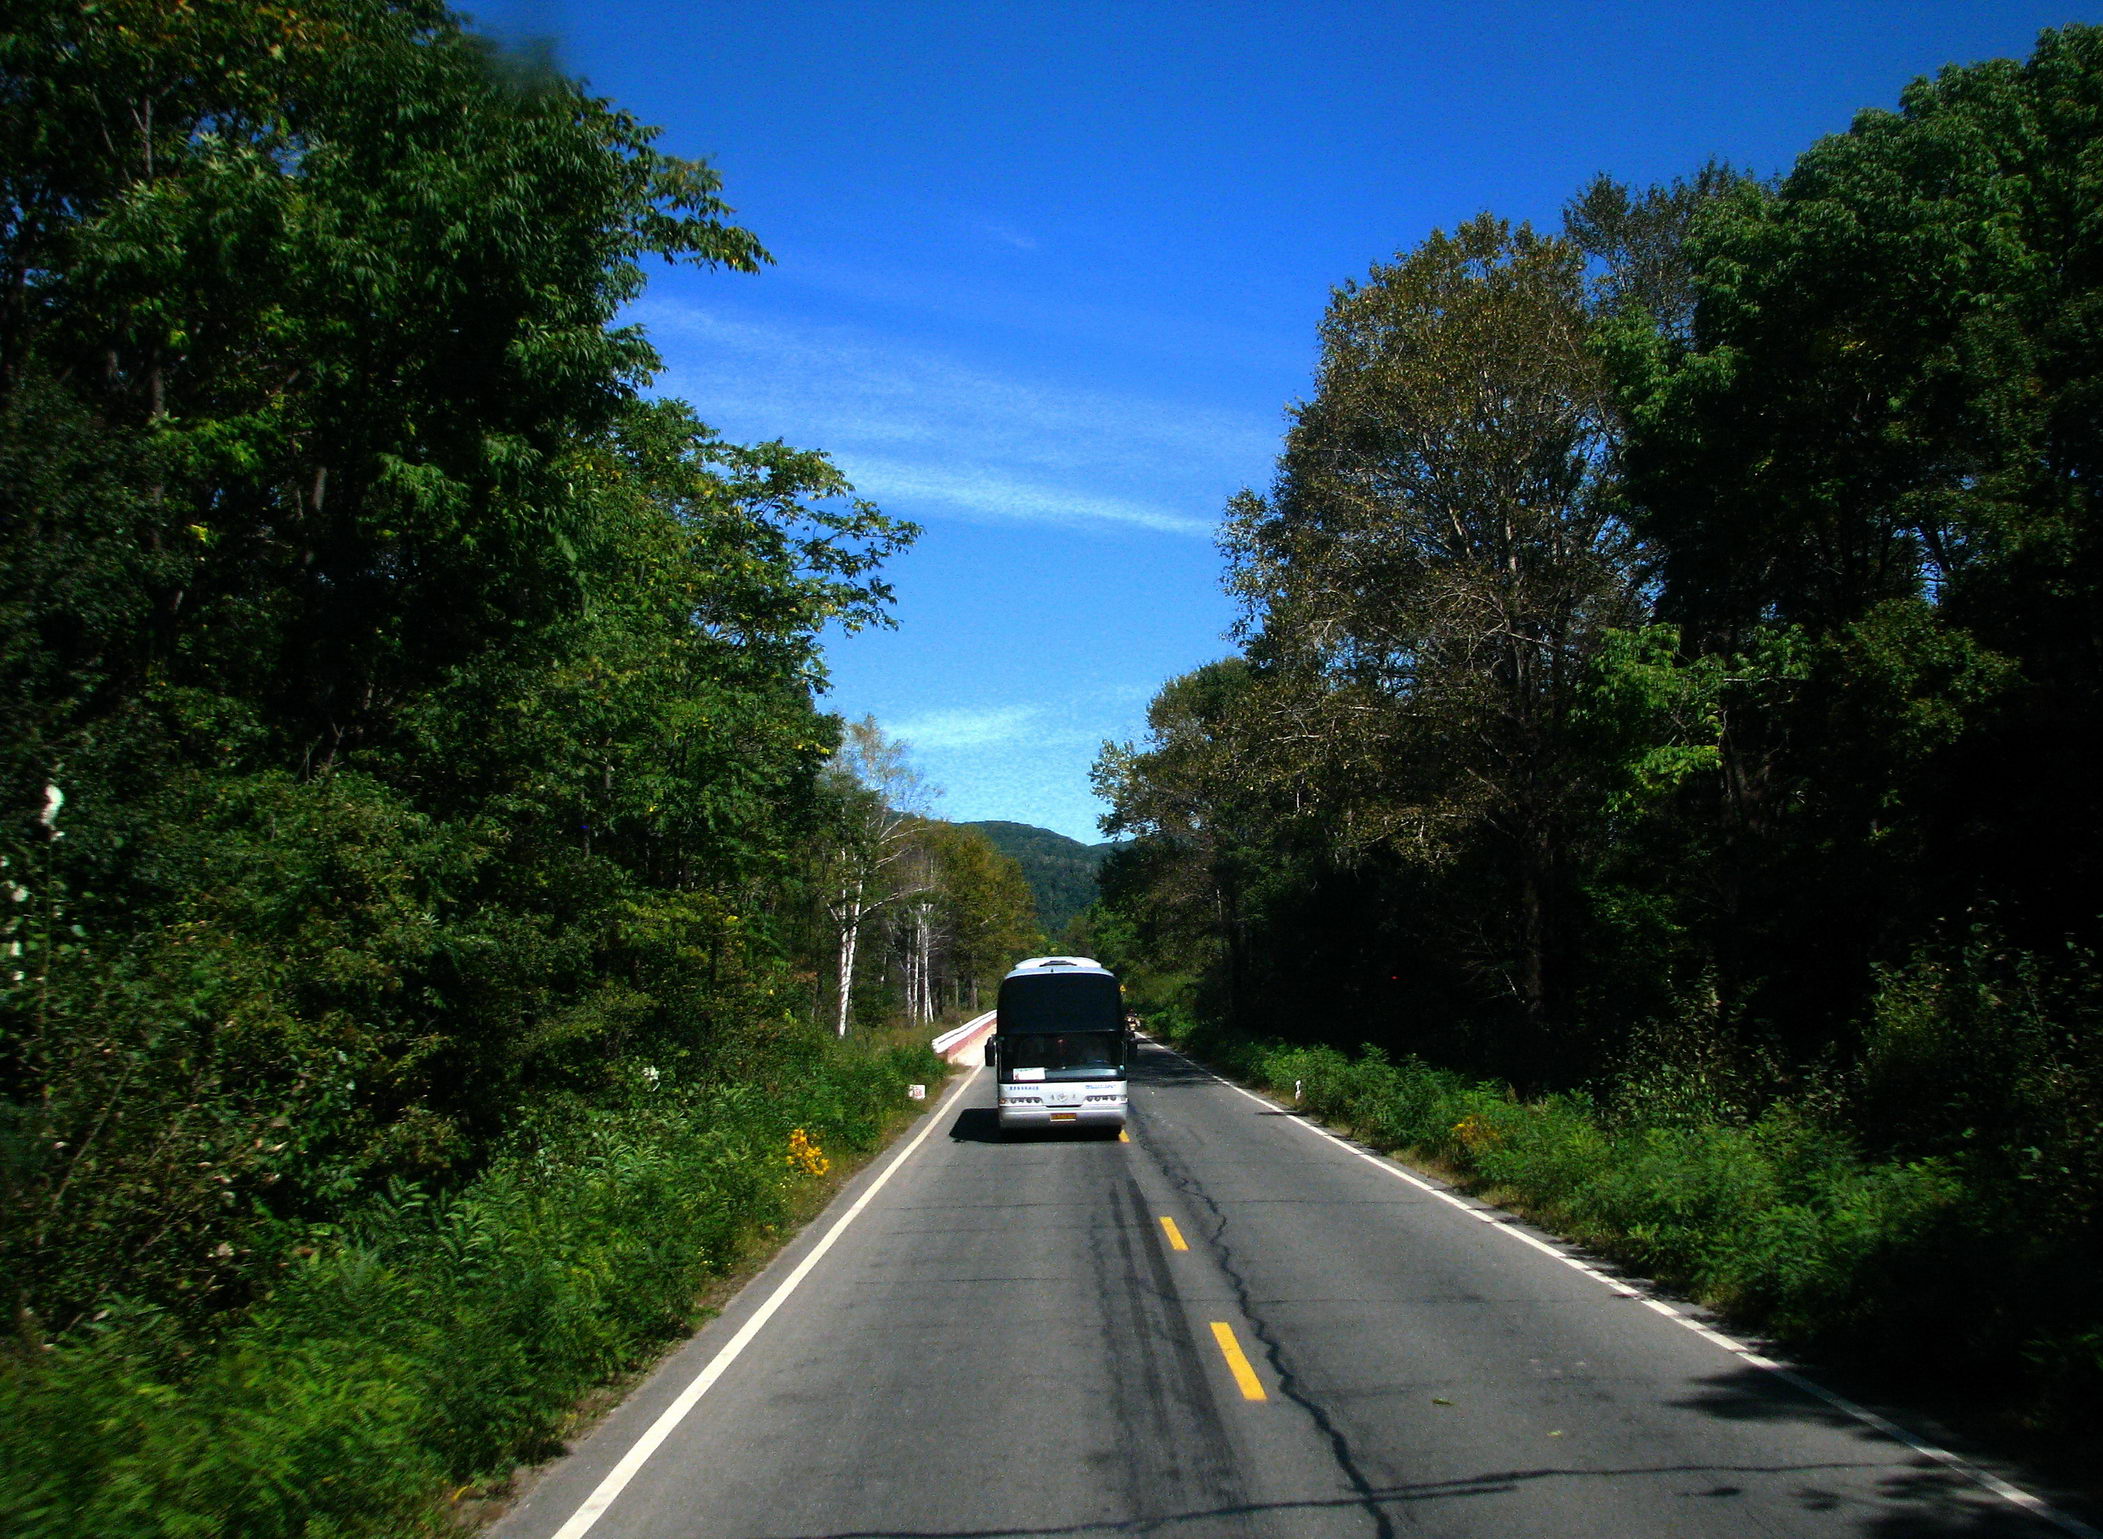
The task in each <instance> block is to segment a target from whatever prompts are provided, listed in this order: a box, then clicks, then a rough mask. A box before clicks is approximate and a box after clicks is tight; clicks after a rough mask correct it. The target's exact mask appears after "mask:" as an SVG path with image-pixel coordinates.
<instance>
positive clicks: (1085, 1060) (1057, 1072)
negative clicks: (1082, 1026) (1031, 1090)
mask: <svg viewBox="0 0 2103 1539" xmlns="http://www.w3.org/2000/svg"><path fill="white" fill-rule="evenodd" d="M1124 1061H1125V1038H1124V1033H1123V1032H1122V1031H1061V1032H1026V1033H1023V1034H1021V1035H1019V1036H1011V1035H1009V1034H1008V1033H1006V1032H1003V1033H1001V1038H1000V1070H1001V1077H1002V1078H1004V1079H1005V1078H1007V1077H1008V1076H1009V1075H1010V1074H1011V1073H1012V1072H1013V1071H1014V1070H1016V1069H1042V1070H1043V1071H1044V1072H1045V1074H1046V1075H1047V1076H1048V1077H1050V1078H1054V1079H1064V1078H1067V1077H1068V1076H1069V1075H1075V1074H1077V1075H1080V1076H1082V1077H1086V1076H1087V1075H1090V1074H1107V1073H1114V1072H1115V1071H1117V1070H1119V1069H1121V1068H1123V1067H1124ZM1062 1071H1063V1072H1062Z"/></svg>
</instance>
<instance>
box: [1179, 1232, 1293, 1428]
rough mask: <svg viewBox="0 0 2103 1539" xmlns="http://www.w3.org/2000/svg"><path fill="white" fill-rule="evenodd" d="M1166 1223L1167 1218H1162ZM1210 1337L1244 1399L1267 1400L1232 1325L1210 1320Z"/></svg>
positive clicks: (1222, 1321) (1267, 1397)
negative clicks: (1217, 1347) (1236, 1338)
mask: <svg viewBox="0 0 2103 1539" xmlns="http://www.w3.org/2000/svg"><path fill="white" fill-rule="evenodd" d="M1162 1222H1163V1223H1166V1222H1167V1220H1166V1219H1164V1220H1162ZM1212 1339H1213V1340H1214V1341H1216V1342H1218V1343H1219V1350H1220V1355H1221V1356H1222V1357H1224V1358H1226V1360H1227V1371H1228V1372H1229V1373H1231V1374H1233V1375H1234V1382H1235V1383H1236V1384H1239V1385H1240V1386H1241V1398H1242V1399H1244V1400H1268V1399H1269V1398H1270V1396H1268V1395H1266V1394H1265V1393H1264V1392H1263V1385H1262V1383H1261V1382H1260V1381H1259V1380H1258V1379H1257V1377H1256V1370H1255V1369H1254V1368H1251V1367H1250V1366H1249V1355H1248V1353H1246V1352H1244V1351H1242V1350H1241V1343H1240V1342H1238V1341H1236V1340H1235V1339H1234V1327H1233V1326H1231V1325H1229V1324H1228V1323H1227V1322H1226V1321H1224V1320H1214V1321H1213V1322H1212Z"/></svg>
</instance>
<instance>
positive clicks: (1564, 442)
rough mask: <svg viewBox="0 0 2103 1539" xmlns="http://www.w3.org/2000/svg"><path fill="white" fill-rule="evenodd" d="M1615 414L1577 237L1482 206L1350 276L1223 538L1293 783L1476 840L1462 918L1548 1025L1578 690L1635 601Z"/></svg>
mask: <svg viewBox="0 0 2103 1539" xmlns="http://www.w3.org/2000/svg"><path fill="white" fill-rule="evenodd" d="M1616 435H1617V423H1616V420H1615V413H1614V407H1613V403H1612V401H1611V399H1610V396H1609V393H1608V389H1607V380H1606V377H1605V375H1604V373H1603V371H1602V369H1601V368H1600V366H1599V363H1598V360H1597V358H1596V356H1595V354H1594V352H1593V351H1592V349H1591V347H1590V345H1589V331H1588V320H1587V311H1586V293H1585V286H1584V274H1583V266H1582V258H1581V255H1580V253H1579V251H1578V250H1577V249H1576V248H1575V247H1574V246H1572V245H1570V244H1568V243H1566V242H1563V241H1558V240H1554V239H1550V238H1545V237H1542V236H1539V235H1536V234H1535V233H1534V232H1533V231H1532V230H1530V229H1529V228H1527V227H1526V226H1523V225H1522V226H1519V227H1517V228H1516V229H1515V228H1513V227H1511V226H1509V225H1507V224H1505V223H1504V222H1502V221H1500V220H1497V219H1494V218H1491V217H1489V216H1487V215H1485V216H1482V217H1480V218H1477V219H1474V220H1471V221H1470V222H1468V223H1467V224H1465V225H1463V226H1461V227H1460V229H1459V230H1457V231H1456V232H1455V233H1454V234H1453V235H1451V236H1448V235H1445V234H1443V233H1438V232H1434V233H1433V235H1432V236H1431V237H1430V238H1429V239H1427V240H1426V241H1425V242H1424V243H1423V244H1422V245H1421V246H1419V247H1418V248H1417V249H1416V250H1414V251H1412V252H1409V253H1407V254H1405V255H1404V256H1402V257H1401V258H1399V259H1398V260H1397V261H1396V262H1394V263H1393V264H1390V265H1385V266H1379V267H1375V268H1374V269H1373V271H1372V274H1371V276H1370V277H1369V278H1368V280H1367V281H1366V282H1365V283H1364V284H1352V285H1347V286H1346V287H1345V288H1344V289H1342V290H1340V291H1339V292H1338V294H1337V296H1336V298H1335V299H1334V301H1333V302H1332V303H1331V305H1330V308H1329V313H1328V315H1327V316H1326V317H1325V319H1324V321H1323V324H1322V361H1321V365H1320V369H1319V371H1318V374H1317V381H1316V392H1315V396H1314V399H1313V400H1312V401H1310V402H1308V403H1307V404H1305V405H1304V406H1302V407H1300V408H1298V410H1297V411H1296V413H1295V421H1294V425H1293V428H1292V431H1291V433H1290V435H1289V437H1288V439H1287V444H1286V450H1285V454H1284V456H1283V458H1282V459H1281V461H1280V466H1279V474H1278V478H1277V482H1276V484H1275V486H1274V487H1273V489H1272V492H1271V494H1270V495H1269V496H1268V497H1267V498H1264V497H1255V496H1252V495H1246V494H1245V495H1244V496H1243V497H1241V498H1240V499H1238V500H1237V502H1236V503H1235V505H1234V506H1233V508H1232V509H1231V510H1230V516H1229V520H1228V524H1227V529H1226V534H1225V536H1224V544H1225V547H1226V549H1227V553H1228V557H1229V562H1230V576H1229V582H1230V586H1231V587H1232V589H1233V590H1234V591H1235V592H1236V593H1237V594H1238V595H1239V596H1240V598H1241V600H1242V603H1243V605H1244V609H1245V616H1246V618H1245V620H1244V622H1243V626H1242V634H1243V635H1244V637H1245V638H1246V646H1247V651H1248V655H1249V657H1250V659H1251V661H1252V662H1253V663H1254V664H1255V665H1256V667H1257V669H1258V672H1259V675H1260V676H1261V677H1262V679H1263V680H1264V687H1262V688H1259V689H1257V690H1254V691H1252V692H1251V695H1250V700H1251V702H1252V704H1253V705H1254V706H1255V708H1256V709H1257V710H1258V711H1260V712H1262V713H1263V723H1264V727H1265V729H1266V731H1265V733H1264V735H1265V736H1267V737H1268V738H1269V740H1270V741H1271V743H1272V744H1273V745H1274V750H1275V751H1274V752H1273V753H1272V754H1271V755H1270V758H1271V769H1270V772H1269V773H1270V775H1271V778H1272V780H1273V782H1274V783H1275V784H1278V785H1280V786H1290V785H1296V784H1297V785H1310V784H1311V785H1316V786H1322V787H1324V788H1326V789H1327V791H1328V795H1327V796H1326V797H1325V807H1324V812H1325V814H1326V815H1328V816H1331V817H1333V818H1335V820H1336V824H1335V826H1336V829H1337V835H1338V837H1339V838H1340V840H1341V842H1342V844H1343V846H1344V847H1346V848H1353V847H1355V848H1357V849H1359V850H1362V851H1371V850H1381V849H1385V850H1388V851H1392V852H1395V853H1398V854H1400V855H1401V856H1403V857H1404V858H1405V859H1408V860H1412V861H1416V862H1420V863H1424V864H1427V865H1430V866H1440V865H1451V864H1453V863H1455V862H1459V861H1461V860H1463V859H1464V858H1465V859H1469V860H1475V861H1479V862H1480V863H1482V865H1483V867H1484V869H1485V871H1486V874H1487V883H1488V887H1487V891H1486V893H1485V896H1484V900H1483V901H1482V902H1481V903H1479V904H1477V905H1476V906H1475V908H1474V911H1473V912H1472V913H1471V914H1470V915H1469V916H1468V919H1467V926H1468V928H1469V929H1470V930H1471V931H1472V934H1469V935H1468V936H1467V943H1468V944H1470V945H1471V946H1472V947H1473V949H1474V950H1475V952H1476V954H1477V956H1478V958H1479V960H1480V963H1481V965H1482V966H1483V967H1484V968H1485V970H1486V971H1487V972H1488V973H1490V974H1492V975H1498V976H1501V977H1502V978H1503V980H1504V986H1505V988H1506V989H1507V990H1508V992H1509V993H1510V995H1511V996H1512V997H1513V998H1514V999H1515V1000H1516V1001H1517V1002H1518V1004H1519V1005H1520V1007H1521V1009H1522V1011H1523V1013H1524V1016H1525V1018H1526V1020H1527V1022H1528V1023H1529V1024H1530V1025H1531V1026H1532V1027H1533V1029H1534V1030H1535V1031H1536V1032H1540V1031H1544V1030H1545V1029H1546V1028H1547V1026H1548V1023H1549V1019H1550V1016H1551V1015H1552V1013H1553V1010H1554V1004H1555V1000H1554V997H1553V996H1554V993H1555V990H1556V987H1557V984H1556V980H1555V978H1554V977H1553V976H1552V969H1553V958H1554V957H1555V956H1556V954H1557V951H1558V948H1559V946H1560V945H1561V944H1562V943H1563V935H1562V924H1563V912H1564V909H1565V907H1566V902H1567V886H1568V882H1567V876H1568V871H1567V862H1566V860H1565V851H1566V849H1567V847H1568V843H1569V838H1570V832H1571V830H1570V826H1569V825H1570V821H1571V818H1572V815H1573V811H1574V807H1573V800H1572V797H1571V794H1570V789H1571V786H1572V784H1573V780H1574V777H1573V775H1572V773H1571V767H1570V765H1569V763H1568V757H1569V733H1568V724H1569V715H1570V711H1571V708H1572V704H1573V702H1574V700H1575V698H1576V694H1577V690H1578V687H1579V682H1580V680H1581V678H1582V677H1583V673H1584V669H1585V666H1586V662H1587V659H1588V657H1589V656H1590V655H1591V653H1592V651H1593V650H1594V648H1596V646H1597V645H1598V642H1599V638H1600V637H1601V636H1602V635H1603V634H1604V633H1605V632H1606V631H1607V630H1608V629H1610V628H1612V627H1614V626H1618V625H1626V624H1629V623H1631V622H1633V621H1635V620H1637V619H1639V618H1640V617H1641V613H1642V607H1641V603H1640V594H1639V585H1640V580H1641V562H1640V555H1641V553H1640V550H1639V548H1638V545H1637V542H1636V541H1635V539H1634V537H1633V535H1632V533H1631V531H1630V529H1629V527H1628V526H1627V524H1626V523H1625V521H1624V520H1623V519H1622V517H1621V516H1620V508H1619V503H1618V501H1617V498H1616V496H1615V491H1616V486H1617V477H1616V468H1615V447H1616Z"/></svg>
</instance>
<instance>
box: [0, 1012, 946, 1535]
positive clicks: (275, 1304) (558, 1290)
mask: <svg viewBox="0 0 2103 1539" xmlns="http://www.w3.org/2000/svg"><path fill="white" fill-rule="evenodd" d="M942 1072H943V1070H942V1066H941V1065H940V1063H939V1062H938V1061H936V1060H935V1059H934V1058H933V1056H932V1055H931V1054H930V1053H928V1052H927V1050H926V1048H925V1047H924V1046H914V1047H905V1046H894V1047H888V1048H863V1049H855V1048H846V1049H842V1048H835V1047H831V1046H827V1045H821V1044H819V1043H817V1042H815V1041H812V1042H807V1043H804V1044H803V1045H802V1047H801V1050H800V1051H798V1052H796V1053H793V1054H791V1055H788V1056H786V1057H783V1058H778V1059H777V1060H776V1061H775V1062H773V1063H772V1064H770V1065H769V1066H768V1071H767V1073H766V1074H765V1075H764V1076H761V1077H760V1078H759V1079H757V1080H756V1081H755V1082H753V1083H748V1084H740V1085H732V1086H721V1085H718V1086H695V1087H680V1086H676V1085H672V1084H662V1085H659V1086H657V1087H655V1088H639V1089H638V1091H637V1092H636V1093H635V1095H634V1096H633V1097H632V1098H631V1099H630V1100H629V1101H628V1102H627V1103H626V1104H624V1105H621V1106H619V1107H617V1108H610V1109H609V1108H596V1109H587V1108H573V1109H571V1110H570V1111H569V1112H567V1113H566V1114H563V1115H556V1114H553V1113H550V1114H549V1115H548V1116H547V1118H546V1120H545V1122H544V1125H542V1126H539V1127H536V1128H533V1129H528V1130H522V1131H521V1133H520V1135H519V1137H518V1138H517V1139H516V1140H515V1143H514V1147H513V1148H512V1150H511V1152H509V1153H507V1154H505V1155H504V1156H502V1157H500V1158H499V1159H497V1160H496V1161H495V1162H494V1163H493V1164H492V1165H491V1166H490V1167H489V1168H488V1169H487V1170H486V1171H484V1172H483V1173H482V1174H481V1175H480V1176H479V1177H478V1178H476V1179H475V1180H474V1181H472V1182H471V1183H470V1184H468V1185H466V1186H465V1187H464V1188H462V1189H460V1190H459V1191H457V1192H454V1193H451V1194H443V1195H440V1194H432V1193H427V1192H425V1191H422V1190H420V1189H417V1188H415V1187H409V1186H402V1185H396V1186H394V1187H393V1188H391V1189H390V1190H389V1191H387V1192H385V1193H382V1194H378V1195H376V1196H375V1197H373V1198H372V1199H371V1200H370V1201H368V1202H367V1203H365V1204H364V1205H363V1206H362V1207H360V1208H358V1209H357V1210H355V1211H354V1213H353V1214H352V1216H351V1217H349V1218H348V1219H347V1220H346V1221H344V1222H343V1223H342V1224H340V1225H338V1226H336V1227H335V1228H334V1229H333V1230H330V1231H326V1232H321V1233H317V1234H315V1235H313V1236H311V1237H310V1243H308V1244H305V1245H302V1246H300V1247H298V1250H297V1251H296V1252H295V1253H294V1254H292V1255H290V1256H288V1257H287V1258H286V1260H285V1264H284V1266H283V1267H282V1269H281V1277H282V1281H281V1282H280V1283H279V1284H278V1286H277V1287H276V1288H275V1289H274V1290H273V1291H272V1292H271V1293H270V1295H269V1296H268V1297H267V1298H266V1299H265V1300H264V1301H263V1302H262V1303H261V1304H260V1305H259V1306H258V1307H256V1308H255V1309H254V1310H253V1311H251V1312H250V1313H249V1314H248V1315H247V1316H245V1317H244V1318H243V1319H242V1320H241V1321H240V1322H239V1323H238V1324H237V1325H235V1326H234V1327H233V1328H232V1329H231V1330H229V1331H227V1332H225V1333H224V1334H223V1335H221V1336H220V1337H218V1338H217V1339H216V1340H213V1341H210V1342H203V1341H199V1340H197V1339H194V1338H190V1337H186V1336H184V1335H183V1334H182V1333H181V1332H180V1331H179V1330H178V1329H177V1328H176V1327H175V1326H174V1325H173V1324H172V1323H171V1322H170V1321H169V1319H168V1317H166V1316H162V1315H158V1314H156V1313H154V1312H152V1311H150V1310H142V1309H126V1308H124V1307H123V1306H121V1305H120V1306H119V1307H117V1308H115V1309H113V1310H111V1311H110V1312H108V1313H107V1314H106V1315H105V1316H104V1317H103V1318H102V1319H101V1320H99V1321H97V1322H96V1324H95V1325H94V1327H93V1328H92V1329H91V1330H90V1331H89V1332H87V1333H84V1334H82V1335H80V1336H78V1337H77V1338H76V1339H72V1340H69V1341H66V1342H63V1343H60V1344H59V1345H57V1346H56V1347H54V1348H52V1349H49V1350H45V1351H41V1352H37V1353H35V1354H33V1355H27V1356H24V1355H17V1356H15V1357H13V1358H11V1359H9V1360H7V1361H6V1362H5V1364H4V1366H0V1532H4V1533H6V1534H8V1535H10V1536H12V1539H90V1536H92V1539H134V1536H137V1539H148V1536H151V1539H202V1536H207V1535H213V1536H216V1535H229V1536H236V1535H237V1536H240V1539H280V1536H283V1539H291V1536H301V1539H322V1536H330V1539H334V1536H346V1539H348V1536H362V1535H389V1536H399V1535H407V1534H415V1533H421V1532H435V1531H437V1530H439V1529H440V1528H441V1527H443V1526H444V1521H445V1512H446V1505H447V1504H446V1501H445V1494H446V1493H447V1492H448V1491H449V1490H454V1489H456V1488H459V1487H463V1486H468V1485H471V1484H472V1483H474V1482H477V1481H480V1480H485V1479H488V1478H491V1477H495V1476H501V1475H503V1474H504V1473H506V1472H507V1471H508V1470H509V1469H510V1468H511V1467H512V1465H513V1463H514V1462H515V1461H517V1460H519V1459H521V1458H533V1457H536V1456H540V1455H544V1454H546V1453H548V1452H550V1451H552V1450H553V1449H554V1447H555V1446H556V1444H555V1439H556V1437H557V1434H558V1431H559V1429H560V1427H561V1426H562V1423H563V1421H564V1418H565V1416H566V1414H567V1413H568V1412H569V1411H570V1409H571V1407H572V1406H573V1405H574V1404H575V1403H576V1402H577V1400H578V1398H579V1397H580V1396H581V1395H583V1394H584V1393H585V1392H586V1391H588V1390H590V1389H591V1388H592V1387H593V1386H595V1385H599V1384H602V1383H605V1382H607V1381H608V1380H609V1379H611V1378H612V1377H614V1376H616V1375H618V1374H619V1373H621V1372H622V1371H623V1370H626V1369H629V1368H632V1367H634V1366H636V1365H637V1364H639V1363H641V1362H643V1361H645V1360H647V1358H648V1357H649V1356H650V1355H651V1353H652V1352H653V1351H654V1350H655V1349H657V1348H658V1347H660V1346H661V1345H662V1344H663V1343H664V1342H666V1341H667V1340H669V1339H672V1338H673V1337H675V1336H676V1335H678V1334H679V1333H681V1332H682V1331H683V1330H685V1329H686V1328H687V1327H688V1326H690V1325H691V1324H692V1322H693V1320H694V1318H695V1313H696V1305H695V1300H696V1296H697V1293H698V1290H699V1289H700V1288H701V1286H702V1285H703V1284H704V1282H705V1281H706V1280H707V1279H708V1278H709V1277H711V1276H714V1275H717V1274H719V1273H721V1272H722V1271H723V1270H724V1269H726V1268H727V1267H729V1266H730V1265H732V1264H733V1263H734V1262H736V1261H737V1260H738V1259H739V1258H740V1257H741V1256H743V1255H744V1254H746V1253H747V1252H748V1250H750V1249H751V1247H752V1246H753V1244H754V1243H755V1241H756V1240H758V1239H760V1238H762V1237H763V1236H764V1235H765V1234H766V1233H767V1232H768V1230H769V1229H770V1227H771V1226H777V1225H779V1224H781V1223H782V1222H783V1221H784V1220H785V1219H786V1218H788V1217H789V1216H790V1213H791V1210H792V1205H793V1203H794V1201H795V1198H796V1194H797V1191H798V1188H799V1184H800V1183H803V1182H807V1181H808V1180H810V1179H811V1175H812V1172H813V1170H814V1168H815V1166H814V1162H813V1161H812V1159H811V1158H810V1157H809V1155H808V1151H809V1150H810V1149H811V1148H813V1147H816V1148H818V1149H820V1150H823V1151H825V1152H827V1153H829V1154H833V1155H837V1154H841V1153H852V1152H855V1151H859V1150H866V1149H868V1148H870V1147H871V1146H872V1145H873V1144H874V1143H875V1142H876V1141H877V1139H878V1138H879V1137H880V1136H881V1134H882V1132H883V1130H884V1128H885V1126H886V1125H887V1123H888V1122H889V1121H891V1120H892V1119H893V1118H895V1117H896V1116H897V1115H898V1114H899V1112H900V1110H901V1109H902V1108H904V1107H905V1106H906V1105H907V1104H908V1103H907V1101H906V1098H905V1094H904V1087H905V1085H906V1084H907V1082H908V1081H911V1080H922V1081H933V1080H936V1079H939V1078H940V1077H941V1074H942ZM799 1129H800V1130H803V1132H804V1134H805V1138H804V1140H803V1143H802V1145H801V1148H802V1150H803V1151H804V1153H803V1155H802V1157H799V1156H798V1155H797V1154H796V1153H792V1150H791V1141H792V1138H793V1137H794V1135H795V1133H796V1132H797V1130H799Z"/></svg>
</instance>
